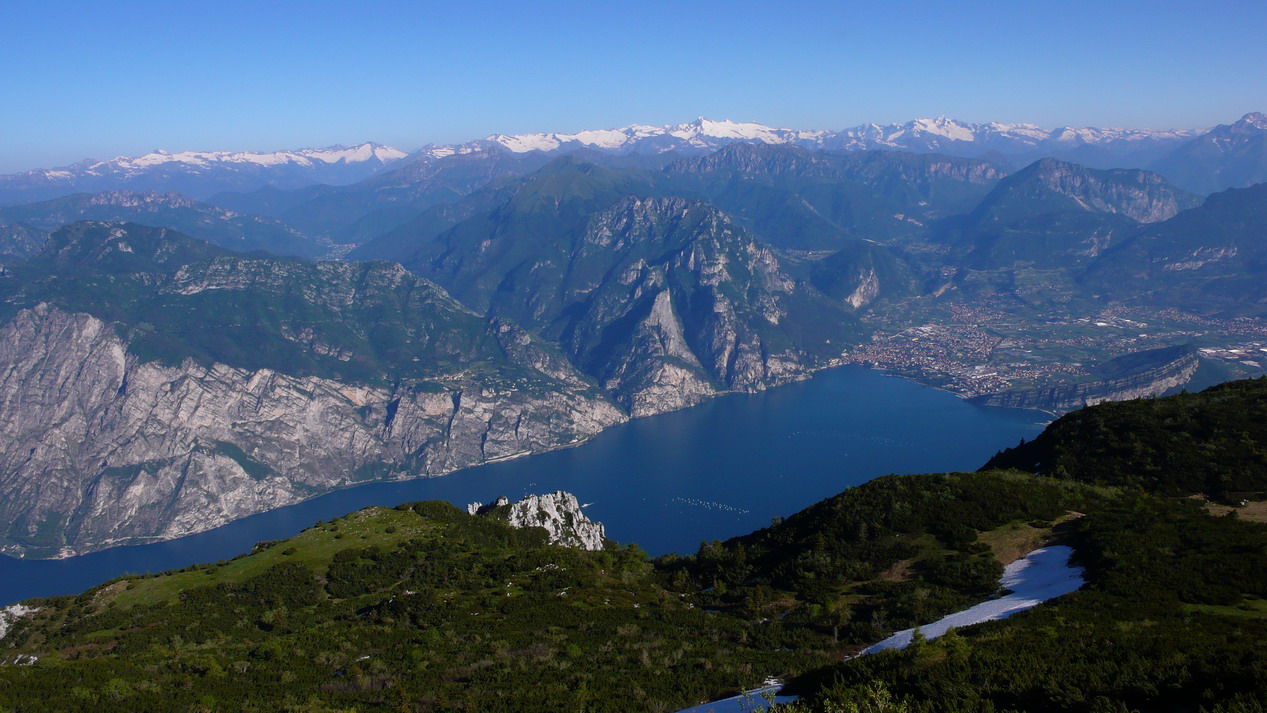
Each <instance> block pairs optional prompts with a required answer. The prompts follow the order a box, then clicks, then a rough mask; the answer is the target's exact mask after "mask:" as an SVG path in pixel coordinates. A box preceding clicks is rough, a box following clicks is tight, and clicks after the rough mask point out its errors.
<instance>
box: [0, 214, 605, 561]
mask: <svg viewBox="0 0 1267 713" xmlns="http://www.w3.org/2000/svg"><path fill="white" fill-rule="evenodd" d="M0 295H3V301H4V305H5V312H4V313H3V314H4V319H5V321H3V323H2V324H0V523H4V525H3V529H2V530H0V549H3V551H7V552H13V553H24V554H29V555H37V556H48V555H68V554H72V553H79V552H85V551H89V550H93V549H99V548H102V547H107V546H110V545H115V544H123V543H135V542H144V541H149V540H155V539H168V538H173V537H179V536H182V535H186V534H190V533H192V532H198V531H200V530H206V529H209V528H212V527H215V526H218V525H221V524H224V523H226V522H228V521H230V520H233V519H236V518H240V517H244V516H246V515H250V514H252V513H256V512H261V511H263V510H268V509H270V508H274V507H278V506H282V505H287V504H290V503H294V502H297V501H299V500H301V499H304V498H307V497H312V496H313V495H316V494H319V493H322V492H325V491H328V490H331V489H333V488H337V487H341V486H345V485H350V484H353V483H356V482H361V481H365V480H370V479H382V478H407V477H416V476H426V475H440V474H444V473H448V472H452V471H454V470H457V469H459V468H464V467H467V466H471V465H477V464H479V463H484V462H488V461H492V460H498V459H502V458H509V457H513V456H517V455H522V454H525V453H531V452H535V451H541V450H547V449H550V448H557V447H560V446H565V445H569V444H572V443H576V442H579V441H582V440H584V439H586V438H588V437H590V436H592V435H594V434H596V433H598V432H599V431H601V430H603V429H604V428H606V427H608V426H610V425H612V424H615V423H619V422H621V421H623V420H625V419H626V418H627V416H626V415H625V414H624V413H623V412H622V411H621V410H620V409H619V408H618V407H617V406H616V405H614V404H613V403H612V402H611V401H610V400H608V399H607V398H606V397H605V396H604V395H603V394H602V392H601V391H600V390H599V389H598V387H597V385H596V384H594V382H593V381H592V380H591V379H589V378H587V377H585V376H584V375H582V374H581V373H580V372H578V371H577V370H576V369H575V368H574V367H572V366H571V365H570V364H569V363H568V362H567V360H566V358H565V357H563V356H562V355H561V354H559V353H558V352H557V351H556V350H554V349H553V348H551V347H549V345H547V344H546V343H544V342H542V341H541V340H540V339H538V338H536V337H533V336H532V335H530V334H528V333H527V332H525V331H524V330H523V329H521V328H519V327H518V326H517V325H515V324H514V323H513V322H510V321H509V320H505V319H492V320H489V319H485V318H484V317H481V316H479V315H477V314H475V313H473V312H471V311H470V310H469V309H467V308H465V307H464V306H462V305H461V304H459V303H457V302H456V301H455V300H453V299H452V298H451V297H450V296H449V295H447V294H446V293H445V292H444V291H443V290H442V289H440V288H439V287H437V286H436V285H434V284H431V283H429V282H427V281H426V280H422V279H420V278H418V277H415V276H414V275H411V274H410V273H408V272H406V271H405V270H404V269H402V268H401V267H400V266H399V265H395V264H391V263H366V264H340V263H321V264H316V265H313V264H309V263H302V262H297V261H285V260H270V259H261V258H245V257H238V256H230V255H226V254H224V252H223V251H219V250H217V249H214V248H212V247H211V246H208V245H206V244H205V243H201V242H198V241H193V240H190V239H189V238H187V237H184V236H181V235H180V234H178V233H175V232H173V231H167V230H162V229H155V228H146V227H144V226H137V225H134V224H112V223H82V224H76V225H74V226H71V227H69V228H66V229H63V230H60V231H58V232H57V233H55V234H54V235H53V236H52V237H51V238H50V241H49V245H48V247H47V248H46V249H45V251H44V252H43V253H41V254H40V255H38V256H36V257H35V258H33V259H32V260H30V261H28V262H27V263H25V264H21V265H16V266H13V267H12V268H11V270H10V271H6V272H4V273H2V274H0Z"/></svg>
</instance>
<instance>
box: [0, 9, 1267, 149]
mask: <svg viewBox="0 0 1267 713" xmlns="http://www.w3.org/2000/svg"><path fill="white" fill-rule="evenodd" d="M0 18H2V19H4V20H5V22H4V23H0V24H2V26H3V27H4V29H3V30H0V33H2V34H0V37H3V40H4V41H3V43H0V47H2V49H0V52H2V53H3V54H4V56H5V58H6V59H7V63H6V64H7V65H8V67H9V69H10V71H9V72H8V73H7V74H6V77H5V78H4V80H2V81H3V86H4V87H5V89H6V92H5V94H6V96H9V97H11V98H13V99H12V102H13V103H12V105H11V109H10V111H8V112H6V114H5V116H4V117H3V118H0V173H13V172H18V171H23V170H29V169H34V168H51V167H54V166H62V165H67V164H71V163H74V162H77V161H80V160H83V159H86V158H97V159H108V158H112V157H114V156H118V155H124V156H135V155H139V154H144V153H147V152H149V151H152V150H155V149H164V150H168V151H172V152H178V151H210V150H233V151H276V150H289V149H298V148H305V147H324V146H329V145H334V144H343V145H355V144H358V143H361V142H364V141H374V142H378V143H383V144H388V145H391V146H395V147H397V148H400V149H402V150H408V151H412V150H414V149H417V148H418V147H420V146H422V145H425V144H429V143H435V144H449V143H460V142H463V141H469V140H472V139H476V138H481V137H483V136H486V135H488V134H491V133H506V134H518V133H533V132H541V131H544V132H555V131H557V132H573V131H579V130H585V129H605V128H616V127H621V126H626V125H629V124H648V125H657V126H658V125H664V124H675V123H680V122H688V121H691V120H693V119H694V118H696V117H698V116H707V117H709V118H711V119H717V120H722V119H730V120H734V121H752V122H758V123H762V124H766V125H769V126H775V127H788V128H797V129H828V130H839V129H843V128H847V127H850V126H855V125H858V124H863V123H878V124H887V123H894V122H903V121H908V120H910V119H914V118H917V117H934V116H938V115H945V116H948V117H952V118H955V119H959V120H962V121H967V122H988V121H1000V122H1006V123H1034V124H1038V125H1040V126H1043V127H1047V128H1055V127H1059V126H1079V127H1081V126H1096V127H1125V128H1156V129H1194V128H1208V127H1211V126H1214V125H1216V124H1220V123H1228V122H1231V121H1235V120H1236V119H1237V118H1239V117H1240V116H1242V115H1243V114H1245V113H1246V112H1250V111H1261V110H1264V109H1267V81H1263V79H1264V78H1265V77H1264V76H1263V75H1264V74H1267V71H1265V70H1264V69H1263V67H1267V45H1265V44H1264V43H1262V42H1261V40H1260V38H1259V37H1258V34H1259V33H1260V31H1261V28H1262V27H1263V26H1267V6H1264V5H1262V4H1261V3H1247V2H1222V3H1206V4H1201V5H1188V4H1182V3H1155V2H1122V3H1114V4H1112V5H1110V6H1100V5H1096V4H1092V3H1089V2H1063V3H1047V2H1036V3H1024V4H1016V3H1005V2H965V3H956V4H943V3H931V2H896V3H885V4H881V5H877V6H842V5H841V4H838V3H822V2H805V3H798V4H795V5H787V6H779V7H777V8H773V9H772V8H771V7H770V6H767V5H762V4H757V3H747V2H738V3H721V2H697V3H687V4H680V3H679V4H674V3H667V2H650V3H644V4H639V5H637V6H623V5H621V6H618V5H606V4H599V3H582V2H548V3H540V4H535V5H532V6H523V5H520V4H511V3H502V2H482V3H473V4H466V5H463V7H461V8H452V7H439V8H437V7H425V6H416V5H413V4H403V3H396V2H371V3H362V4H358V5H356V6H352V5H342V4H333V3H331V4H324V3H300V2H275V3H268V4H251V3H243V2H227V3H226V2H220V3H209V2H188V3H178V4H173V3H161V2H135V3H129V4H128V5H126V6H121V5H115V4H100V5H93V4H86V3H75V2H66V1H60V2H59V1H53V2H47V3H39V4H31V5H20V4H7V5H5V6H3V7H2V8H0ZM1040 30H1041V31H1040Z"/></svg>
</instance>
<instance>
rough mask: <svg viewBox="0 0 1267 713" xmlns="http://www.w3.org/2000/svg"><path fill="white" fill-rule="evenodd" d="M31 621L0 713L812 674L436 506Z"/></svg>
mask: <svg viewBox="0 0 1267 713" xmlns="http://www.w3.org/2000/svg"><path fill="white" fill-rule="evenodd" d="M35 603H36V604H37V605H38V606H40V607H42V609H41V611H40V613H39V614H38V615H37V616H36V618H35V619H34V620H33V621H31V622H30V623H29V624H26V625H24V626H20V627H19V628H18V630H17V631H15V632H13V633H11V634H10V635H9V637H7V638H6V640H5V643H6V644H14V645H16V647H17V649H18V650H21V651H30V652H39V654H38V655H40V656H41V659H40V661H39V663H37V664H36V665H34V666H29V667H28V666H5V667H2V668H0V710H6V711H7V710H22V711H41V710H47V711H67V710H85V711H108V710H119V711H136V710H181V711H183V710H258V711H275V710H302V711H310V710H330V709H338V710H471V711H498V710H500V711H557V710H578V711H579V710H620V709H623V705H624V702H628V701H639V702H640V703H639V705H640V706H644V707H645V706H654V705H655V703H654V702H657V701H658V702H660V703H661V704H662V705H663V706H675V705H678V704H684V703H687V702H690V701H700V700H707V699H708V698H710V697H713V696H718V695H722V694H725V693H727V692H728V691H730V690H732V689H734V688H735V687H737V686H739V685H742V684H750V683H752V682H754V680H755V681H756V682H759V681H760V678H761V677H762V676H764V675H766V674H770V673H788V672H791V671H794V670H796V669H797V668H802V667H804V666H805V665H806V664H807V663H809V662H811V661H814V660H817V657H815V655H814V654H813V650H812V649H804V650H800V651H797V652H795V653H790V654H789V653H786V652H784V651H782V648H783V647H784V646H785V645H789V644H790V645H792V646H797V647H798V648H803V647H800V646H798V645H797V644H796V643H795V642H793V641H791V640H790V639H788V638H787V634H785V633H784V632H783V631H782V629H781V628H778V627H774V628H770V627H766V628H765V629H767V630H763V628H762V627H759V626H758V625H756V624H755V623H753V622H749V621H746V620H743V619H741V618H738V617H733V616H725V615H718V614H713V613H708V612H705V611H704V610H702V609H700V608H698V607H693V606H692V605H691V603H690V602H689V601H687V600H686V599H685V598H684V597H682V596H681V595H679V594H677V593H673V592H670V591H667V590H666V589H664V588H663V587H661V586H659V585H658V584H657V576H656V574H655V572H654V570H653V569H652V567H651V565H650V563H648V562H647V560H646V558H645V555H643V554H642V553H641V551H639V550H638V549H637V548H633V547H630V548H614V549H611V550H608V551H604V552H598V553H589V552H583V551H578V550H571V549H566V548H561V547H552V546H546V545H545V544H544V536H543V531H541V530H537V529H531V530H514V529H511V528H510V527H508V526H506V525H504V524H502V523H500V522H498V521H496V520H494V519H488V518H477V517H471V516H468V515H466V514H465V513H461V512H460V511H458V510H457V509H455V508H453V507H452V506H450V505H447V504H443V503H418V504H413V505H409V506H401V507H400V508H397V509H396V510H381V509H371V510H367V511H362V512H360V513H354V514H352V515H350V516H347V517H345V518H341V519H339V520H336V521H332V522H330V523H323V524H320V525H318V526H317V527H315V528H313V529H310V530H308V531H306V532H304V533H303V534H301V535H299V536H298V537H296V538H293V539H291V540H287V541H285V542H279V543H271V544H265V545H263V546H261V547H260V548H257V551H256V552H255V553H254V554H252V555H249V556H247V557H243V558H240V559H238V560H234V561H232V562H228V563H222V564H220V565H215V566H208V567H196V568H191V569H190V570H188V571H185V572H178V573H173V574H168V575H161V576H158V577H152V578H125V579H123V580H119V581H116V582H114V583H111V584H107V585H105V586H103V587H99V588H96V589H94V590H92V591H89V592H87V593H85V594H83V595H81V596H78V597H66V598H57V599H51V600H44V601H38V602H35ZM758 637H761V638H762V640H761V641H760V643H758V641H757V638H758ZM5 653H6V655H8V654H9V653H10V652H9V651H6V652H5ZM618 702H620V703H619V704H618Z"/></svg>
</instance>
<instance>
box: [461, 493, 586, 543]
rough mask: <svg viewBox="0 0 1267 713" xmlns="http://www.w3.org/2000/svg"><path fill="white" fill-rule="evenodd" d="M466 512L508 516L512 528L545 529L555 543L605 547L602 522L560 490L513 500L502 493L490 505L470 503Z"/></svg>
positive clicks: (574, 498)
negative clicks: (590, 516)
mask: <svg viewBox="0 0 1267 713" xmlns="http://www.w3.org/2000/svg"><path fill="white" fill-rule="evenodd" d="M466 511H467V512H468V513H470V514H471V515H492V516H494V517H502V518H505V519H506V522H507V523H509V524H510V526H511V527H542V528H545V530H546V532H547V533H548V534H549V538H550V540H549V541H550V544H553V545H563V546H564V547H577V548H580V549H582V550H601V549H603V539H604V537H605V532H604V528H603V523H601V522H594V521H592V520H590V519H589V518H588V517H586V516H585V513H584V512H582V510H581V504H580V503H579V502H577V500H576V496H575V495H573V494H571V493H565V492H563V491H557V492H553V493H548V494H546V495H529V496H527V497H525V498H524V499H523V500H519V501H517V502H514V503H512V502H510V500H509V499H508V498H506V496H504V495H503V496H501V497H499V498H497V499H496V500H494V501H493V502H492V503H491V504H489V505H483V504H481V503H471V504H470V505H467V506H466Z"/></svg>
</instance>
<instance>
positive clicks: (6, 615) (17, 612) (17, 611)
mask: <svg viewBox="0 0 1267 713" xmlns="http://www.w3.org/2000/svg"><path fill="white" fill-rule="evenodd" d="M38 611H39V608H38V607H28V606H26V605H24V604H10V605H9V606H7V607H4V608H2V609H0V639H3V638H4V637H5V636H6V635H8V633H9V629H10V628H12V627H13V624H14V623H15V622H17V620H18V619H22V618H23V617H28V616H31V615H32V614H35V613H36V612H38Z"/></svg>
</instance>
